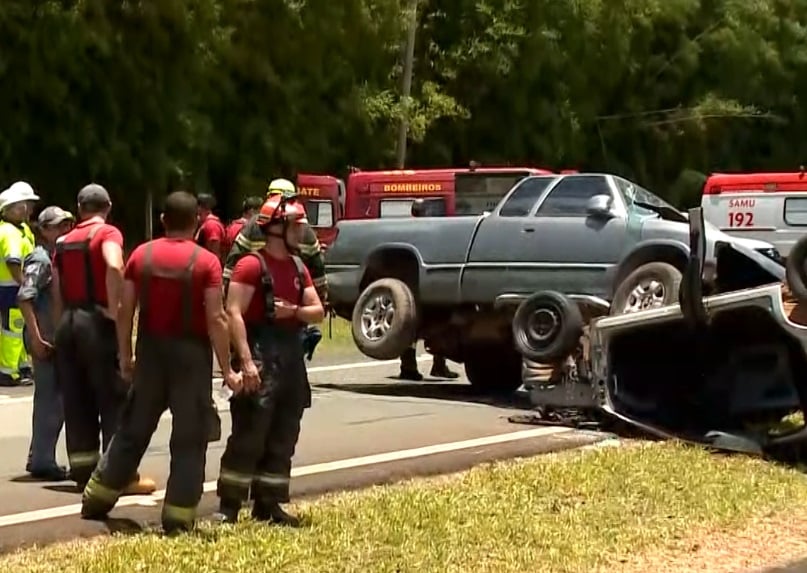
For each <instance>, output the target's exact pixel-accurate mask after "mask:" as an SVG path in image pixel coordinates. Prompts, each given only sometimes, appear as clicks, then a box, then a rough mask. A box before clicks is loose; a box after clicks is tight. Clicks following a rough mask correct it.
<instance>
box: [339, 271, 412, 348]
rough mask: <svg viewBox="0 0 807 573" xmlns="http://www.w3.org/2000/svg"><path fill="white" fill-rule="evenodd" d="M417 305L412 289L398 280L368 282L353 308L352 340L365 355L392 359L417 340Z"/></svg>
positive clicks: (387, 279)
mask: <svg viewBox="0 0 807 573" xmlns="http://www.w3.org/2000/svg"><path fill="white" fill-rule="evenodd" d="M417 323H418V317H417V305H416V303H415V297H414V295H413V294H412V290H411V289H410V288H409V287H408V286H407V285H406V283H404V282H403V281H400V280H398V279H392V278H386V279H380V280H377V281H375V282H374V283H371V284H370V285H369V286H368V287H367V288H366V289H364V292H363V293H361V296H359V300H357V301H356V305H355V306H354V307H353V318H352V320H351V331H352V334H353V341H354V342H355V343H356V346H357V347H358V349H359V350H360V351H361V352H362V354H364V355H365V356H369V357H370V358H375V359H376V360H392V359H393V358H398V357H399V356H401V354H403V351H404V350H406V349H407V348H409V347H410V346H412V344H413V343H414V342H415V340H416V339H417Z"/></svg>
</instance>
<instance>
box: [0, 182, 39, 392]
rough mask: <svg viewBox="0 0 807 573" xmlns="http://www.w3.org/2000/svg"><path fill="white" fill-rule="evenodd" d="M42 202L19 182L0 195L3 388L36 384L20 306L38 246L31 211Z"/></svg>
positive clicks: (0, 383) (0, 372)
mask: <svg viewBox="0 0 807 573" xmlns="http://www.w3.org/2000/svg"><path fill="white" fill-rule="evenodd" d="M38 200H39V197H38V196H37V195H36V194H35V193H34V190H33V189H32V188H31V186H30V185H29V184H28V183H25V182H23V181H18V182H17V183H14V184H13V185H12V186H11V187H9V188H8V189H6V190H5V191H3V192H2V193H0V214H1V215H2V220H1V221H0V324H1V325H2V326H0V386H27V385H30V384H31V383H32V377H31V364H30V359H29V357H28V353H27V352H26V350H25V345H24V343H23V328H24V326H25V321H24V319H23V316H22V311H20V308H19V305H18V304H17V294H16V293H17V290H18V289H19V286H20V284H21V283H22V265H23V261H24V260H25V257H27V256H28V255H30V254H31V253H32V252H33V250H34V246H35V242H36V241H35V239H34V234H33V232H32V231H31V228H30V227H29V226H28V223H27V221H28V217H29V214H30V207H31V205H32V204H33V203H35V202H36V201H38Z"/></svg>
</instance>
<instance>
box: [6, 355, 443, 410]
mask: <svg viewBox="0 0 807 573" xmlns="http://www.w3.org/2000/svg"><path fill="white" fill-rule="evenodd" d="M430 358H431V355H429V354H421V355H420V356H418V357H417V358H416V360H417V361H418V362H423V361H424V360H428V359H430ZM391 364H399V361H398V360H370V361H365V362H352V363H350V364H332V365H330V366H314V367H313V368H309V369H308V373H309V374H319V373H320V372H338V371H340V370H355V369H356V368H374V367H376V366H389V365H391ZM213 382H215V383H218V384H221V378H220V377H215V378H213ZM32 401H33V396H9V395H8V394H0V406H5V405H7V404H27V403H29V402H32Z"/></svg>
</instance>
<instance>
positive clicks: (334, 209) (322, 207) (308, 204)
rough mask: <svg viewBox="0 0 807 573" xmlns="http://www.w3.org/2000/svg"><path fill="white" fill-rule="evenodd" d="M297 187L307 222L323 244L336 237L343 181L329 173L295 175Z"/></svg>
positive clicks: (343, 189) (340, 215) (343, 186)
mask: <svg viewBox="0 0 807 573" xmlns="http://www.w3.org/2000/svg"><path fill="white" fill-rule="evenodd" d="M297 189H298V191H299V192H300V195H301V197H302V201H303V203H304V204H305V210H306V213H307V215H308V222H309V224H310V225H311V226H312V227H313V228H314V231H316V233H317V238H318V239H319V240H320V242H321V243H322V244H324V245H329V244H331V242H332V241H333V240H334V239H335V238H336V222H337V221H338V220H339V219H341V218H342V205H343V204H344V196H345V183H344V181H342V180H341V179H337V178H336V177H332V176H330V175H310V174H304V173H301V174H300V175H298V176H297Z"/></svg>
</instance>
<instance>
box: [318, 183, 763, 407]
mask: <svg viewBox="0 0 807 573" xmlns="http://www.w3.org/2000/svg"><path fill="white" fill-rule="evenodd" d="M337 228H338V234H337V238H336V240H335V242H334V243H333V245H332V246H331V247H330V249H329V250H328V254H327V257H326V268H327V272H328V282H329V285H330V289H329V290H330V296H329V298H330V302H331V304H332V306H333V308H334V310H335V311H336V313H337V315H339V316H341V317H344V318H347V319H349V320H351V322H352V331H353V338H354V340H355V342H356V345H357V346H358V348H359V350H361V351H362V352H363V353H364V354H365V355H367V356H369V357H371V358H376V359H382V360H383V359H392V358H395V357H398V356H399V355H400V354H401V353H402V352H403V350H404V349H406V348H407V347H409V346H410V345H411V344H412V343H413V342H415V341H416V340H418V339H423V340H424V341H425V344H426V347H427V349H429V350H430V351H431V352H433V353H435V354H441V355H443V356H445V357H446V358H448V359H450V360H453V361H456V362H461V363H464V365H465V370H466V374H467V376H468V379H469V380H470V382H471V384H472V385H474V386H475V387H477V388H478V389H480V390H485V391H512V390H514V389H516V388H517V387H518V386H519V385H520V384H521V356H520V355H519V353H518V352H517V351H516V348H515V345H514V342H513V337H512V328H511V323H512V318H513V314H514V312H515V309H516V307H517V305H518V304H519V303H520V302H521V301H523V300H524V299H525V298H527V297H528V296H529V295H530V294H532V293H534V292H536V291H545V290H552V291H557V292H560V293H564V294H566V295H568V296H570V297H571V298H572V299H574V300H575V301H576V302H577V303H578V304H579V305H580V306H581V308H582V309H583V311H584V312H583V314H584V318H586V319H588V318H591V317H593V316H599V315H602V314H608V313H611V314H621V313H624V312H631V311H635V310H641V309H645V308H652V307H658V306H662V305H665V304H670V303H673V302H675V301H676V300H677V297H678V289H679V285H680V282H681V272H682V271H683V269H684V268H685V266H686V264H687V260H688V253H689V246H688V245H689V225H688V219H687V215H686V214H684V213H682V212H680V211H678V210H677V209H675V208H674V207H673V206H671V205H669V204H667V203H666V202H664V201H663V200H662V199H660V198H659V197H657V196H655V195H653V194H652V193H650V192H649V191H647V190H645V189H643V188H641V187H639V186H638V185H636V184H635V183H632V182H630V181H627V180H625V179H623V178H621V177H617V176H614V175H608V174H568V175H563V174H559V175H540V176H533V177H527V178H525V179H523V180H521V181H520V182H519V183H518V184H517V185H516V186H515V187H514V188H513V189H511V190H510V192H508V193H507V195H505V197H504V198H503V199H502V200H501V201H500V202H499V204H498V205H497V206H496V207H495V209H493V211H492V212H489V213H484V214H483V215H481V216H473V217H423V218H399V219H377V220H363V221H340V222H339V223H338V226H337ZM706 234H707V245H708V246H707V248H708V249H711V250H713V249H714V244H715V242H717V241H724V242H742V243H743V244H744V245H745V246H746V247H751V248H754V249H756V250H758V251H760V252H762V253H764V254H766V255H768V256H770V257H771V258H776V257H778V254H777V253H776V250H775V249H774V248H773V246H772V245H770V244H768V243H764V242H761V241H753V242H752V241H749V240H742V239H739V240H738V239H735V238H731V237H729V236H728V235H726V234H725V233H722V232H721V231H719V230H718V229H717V228H714V227H709V228H708V229H707V233H706Z"/></svg>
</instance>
